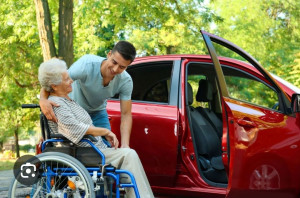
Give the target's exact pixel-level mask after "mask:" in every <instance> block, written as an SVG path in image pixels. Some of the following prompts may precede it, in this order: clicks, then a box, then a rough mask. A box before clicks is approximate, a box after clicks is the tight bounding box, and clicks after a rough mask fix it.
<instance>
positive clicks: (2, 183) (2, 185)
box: [0, 170, 14, 198]
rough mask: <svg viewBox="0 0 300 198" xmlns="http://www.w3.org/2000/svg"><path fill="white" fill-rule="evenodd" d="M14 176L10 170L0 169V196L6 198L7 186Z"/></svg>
mask: <svg viewBox="0 0 300 198" xmlns="http://www.w3.org/2000/svg"><path fill="white" fill-rule="evenodd" d="M13 178H14V174H13V171H12V170H6V171H0V198H6V197H7V193H8V187H9V185H10V183H11V181H12V179H13Z"/></svg>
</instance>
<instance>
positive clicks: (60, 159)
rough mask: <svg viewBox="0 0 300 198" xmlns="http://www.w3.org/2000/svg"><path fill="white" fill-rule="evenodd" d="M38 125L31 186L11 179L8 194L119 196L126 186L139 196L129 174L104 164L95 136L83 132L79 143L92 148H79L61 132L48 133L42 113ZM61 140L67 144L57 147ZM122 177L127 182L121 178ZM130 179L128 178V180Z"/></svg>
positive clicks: (79, 197)
mask: <svg viewBox="0 0 300 198" xmlns="http://www.w3.org/2000/svg"><path fill="white" fill-rule="evenodd" d="M22 108H40V106H39V105H37V104H24V105H22ZM40 125H41V132H42V137H43V140H44V141H43V142H42V146H41V151H42V153H41V154H38V155H36V156H35V157H34V159H38V161H37V160H34V159H32V160H31V161H30V160H29V162H30V163H31V164H35V166H36V169H37V172H38V177H37V181H36V182H35V183H34V184H32V185H24V184H22V183H20V182H19V181H18V178H20V176H21V175H20V173H19V174H18V176H16V178H15V179H14V180H13V181H12V183H11V186H10V188H9V192H8V197H14V198H15V197H23V198H24V197H26V198H27V197H34V198H35V197H38V198H39V197H43V198H44V197H46V198H56V197H57V198H69V197H70V198H71V197H72V198H83V197H84V198H111V197H112V196H114V197H116V198H119V197H120V196H121V195H122V193H121V191H122V190H123V189H125V188H133V190H134V192H135V196H136V197H137V198H139V197H140V195H139V191H138V188H137V185H136V182H135V179H134V176H133V175H132V173H130V172H129V171H126V170H121V169H117V168H115V167H113V166H112V165H110V164H106V162H105V156H104V154H103V153H102V152H101V151H100V150H99V149H98V148H97V147H96V146H95V145H94V144H93V142H95V141H96V138H95V137H93V136H91V135H86V136H84V137H83V138H82V140H81V141H82V142H87V143H88V144H89V145H90V146H91V147H79V146H76V145H75V144H73V143H72V142H70V141H69V140H68V139H66V138H65V137H64V136H62V135H61V134H53V133H51V132H50V128H49V126H48V121H47V119H46V117H45V116H44V115H43V113H42V112H41V114H40ZM60 143H63V144H64V145H65V144H67V145H68V146H66V145H65V146H62V147H57V146H56V145H57V144H60ZM124 176H125V177H126V178H125V179H126V181H123V180H124V179H122V178H124ZM129 178H130V181H129V182H128V180H129Z"/></svg>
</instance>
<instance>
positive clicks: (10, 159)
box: [0, 151, 35, 171]
mask: <svg viewBox="0 0 300 198" xmlns="http://www.w3.org/2000/svg"><path fill="white" fill-rule="evenodd" d="M23 155H33V156H34V155H35V153H27V152H24V151H20V156H23ZM14 156H15V154H14V153H13V152H11V151H9V152H6V151H5V152H4V153H0V171H3V170H11V169H13V167H14V164H15V162H16V160H17V158H16V157H14Z"/></svg>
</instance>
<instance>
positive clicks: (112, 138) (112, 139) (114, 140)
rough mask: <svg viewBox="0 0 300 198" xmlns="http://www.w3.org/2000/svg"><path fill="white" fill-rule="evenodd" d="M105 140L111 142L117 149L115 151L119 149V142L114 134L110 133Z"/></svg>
mask: <svg viewBox="0 0 300 198" xmlns="http://www.w3.org/2000/svg"><path fill="white" fill-rule="evenodd" d="M105 138H106V139H107V140H108V141H109V143H110V144H111V146H112V147H115V149H117V148H118V147H119V140H118V138H117V136H116V135H115V134H114V133H113V132H111V131H110V132H109V133H108V134H107V135H106V136H105Z"/></svg>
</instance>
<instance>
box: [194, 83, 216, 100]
mask: <svg viewBox="0 0 300 198" xmlns="http://www.w3.org/2000/svg"><path fill="white" fill-rule="evenodd" d="M212 99H213V89H212V85H211V84H210V82H209V81H208V80H205V79H201V80H200V81H199V87H198V92H197V95H196V100H197V101H198V102H210V101H212Z"/></svg>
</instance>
